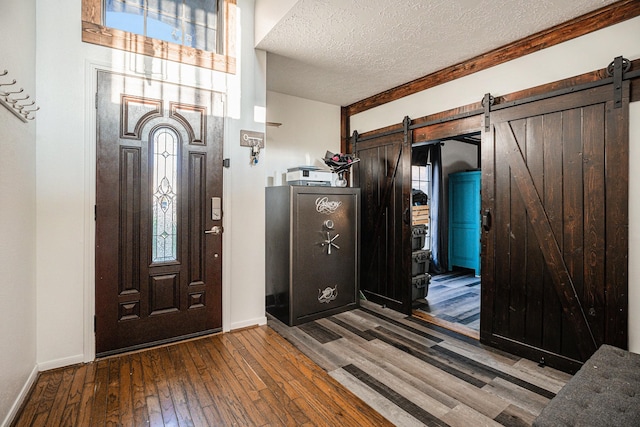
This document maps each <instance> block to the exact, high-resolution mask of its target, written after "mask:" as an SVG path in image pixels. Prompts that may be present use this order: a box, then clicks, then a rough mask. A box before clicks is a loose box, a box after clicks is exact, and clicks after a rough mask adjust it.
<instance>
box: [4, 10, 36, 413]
mask: <svg viewBox="0 0 640 427" xmlns="http://www.w3.org/2000/svg"><path fill="white" fill-rule="evenodd" d="M35 10H36V1H35V0H24V1H19V0H12V1H8V2H7V1H4V2H3V4H2V13H0V73H2V72H4V70H7V71H8V74H7V75H6V76H3V77H0V83H10V82H11V81H12V80H13V79H15V80H17V83H16V84H15V85H14V86H13V87H11V88H9V87H7V86H2V87H0V91H4V90H18V89H20V88H23V89H24V94H28V95H29V96H30V99H32V100H33V99H35V100H36V101H39V99H38V96H37V93H36V81H35V56H36V54H35V19H36V12H35ZM24 94H20V95H15V97H24V96H25V95H24ZM35 129H36V124H35V122H33V121H30V122H29V123H23V122H22V121H20V120H19V119H18V118H17V117H15V116H14V115H13V114H12V113H10V112H9V111H8V110H7V109H5V108H4V107H3V106H0V152H1V153H2V154H1V155H0V200H1V201H2V202H1V203H2V208H0V212H1V213H0V236H2V238H0V341H1V342H2V344H1V347H0V384H2V386H1V387H0V425H5V424H7V423H8V422H9V420H10V419H11V418H12V417H13V415H14V414H15V412H16V411H17V409H18V408H19V405H20V400H19V399H17V397H20V398H21V397H22V396H23V395H24V394H25V392H26V390H28V388H29V387H30V385H31V383H32V382H33V381H34V380H35V376H36V374H37V370H36V369H35V362H36V278H35V263H36V246H35V243H36V220H35V207H36V199H35V189H36V171H35V153H36V137H35Z"/></svg>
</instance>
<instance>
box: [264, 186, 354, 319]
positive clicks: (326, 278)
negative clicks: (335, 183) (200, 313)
mask: <svg viewBox="0 0 640 427" xmlns="http://www.w3.org/2000/svg"><path fill="white" fill-rule="evenodd" d="M265 204H266V232H265V234H266V236H265V237H266V306H267V312H269V313H271V314H272V315H273V316H275V317H276V318H278V319H280V320H281V321H282V322H284V323H286V324H287V325H289V326H294V325H298V324H301V323H304V322H308V321H311V320H315V319H318V318H321V317H324V316H329V315H332V314H336V313H339V312H341V311H346V310H350V309H352V308H355V307H357V306H358V294H359V292H358V291H359V281H358V280H359V278H358V270H359V266H358V260H359V253H358V251H359V237H360V189H359V188H338V187H314V186H281V187H267V188H266V201H265Z"/></svg>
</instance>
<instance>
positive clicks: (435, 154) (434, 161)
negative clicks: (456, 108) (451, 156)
mask: <svg viewBox="0 0 640 427" xmlns="http://www.w3.org/2000/svg"><path fill="white" fill-rule="evenodd" d="M429 159H430V160H431V206H430V210H431V212H430V213H431V259H432V260H431V261H432V262H431V267H430V270H431V272H432V273H436V274H441V273H445V272H446V271H447V263H448V260H447V258H448V257H447V237H448V236H447V230H446V228H445V226H446V224H445V218H444V184H443V181H442V144H433V145H431V146H430V147H429Z"/></svg>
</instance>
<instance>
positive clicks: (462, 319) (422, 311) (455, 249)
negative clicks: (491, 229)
mask: <svg viewBox="0 0 640 427" xmlns="http://www.w3.org/2000/svg"><path fill="white" fill-rule="evenodd" d="M480 168H481V165H480V133H479V132H478V133H473V134H467V135H460V136H456V137H452V138H448V139H444V140H437V141H428V142H421V143H418V144H415V145H414V146H413V149H412V168H411V172H412V210H413V216H412V229H413V230H412V231H413V232H412V235H416V234H415V232H416V231H417V232H418V233H422V231H420V230H415V228H416V227H424V228H425V231H424V233H425V234H426V235H425V237H424V244H422V242H420V243H418V245H420V244H422V247H420V248H417V246H416V245H415V240H414V245H413V247H412V250H413V251H414V252H413V255H414V258H416V254H417V251H425V250H426V251H429V258H430V262H429V267H428V274H429V275H430V276H431V278H430V281H429V285H428V286H427V287H425V289H413V304H412V306H413V314H414V316H416V317H420V318H422V319H425V320H428V321H430V322H432V323H436V324H439V325H441V326H444V327H447V328H449V329H452V330H455V331H458V332H461V333H463V334H465V335H468V336H472V337H474V338H478V336H479V330H480V286H481V277H480V275H481V272H480V245H479V242H480V209H479V203H480V191H479V190H480V172H479V171H480ZM461 180H462V182H463V184H462V185H459V184H458V182H459V181H461ZM476 193H477V194H476ZM424 205H426V206H427V207H426V208H425V207H424ZM424 211H426V212H428V220H427V221H422V220H421V219H420V218H422V217H421V216H419V215H417V214H418V212H424ZM461 217H464V218H466V219H465V221H466V222H467V223H462V222H461V221H460V218H461ZM463 222H464V221H463ZM414 279H415V277H414ZM412 286H413V287H414V288H415V285H412Z"/></svg>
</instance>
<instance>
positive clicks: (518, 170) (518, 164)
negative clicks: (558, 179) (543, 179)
mask: <svg viewBox="0 0 640 427" xmlns="http://www.w3.org/2000/svg"><path fill="white" fill-rule="evenodd" d="M495 132H496V136H497V138H496V140H497V141H503V144H505V146H504V150H505V151H504V152H505V153H507V158H508V160H509V166H510V167H511V171H512V172H511V175H512V177H513V179H514V180H515V182H516V185H517V187H518V190H519V191H520V195H521V196H522V200H523V202H524V205H525V207H526V210H527V214H528V217H529V222H530V224H531V227H532V228H533V230H534V233H535V235H536V237H537V239H538V243H539V245H540V249H541V250H542V253H543V256H544V260H545V263H546V265H547V267H548V270H549V274H550V276H551V278H552V280H553V284H554V287H555V290H556V293H557V295H558V297H559V298H560V301H561V303H562V309H563V311H564V313H565V314H566V316H567V318H568V319H569V321H570V324H571V325H572V326H573V328H574V331H575V332H576V334H577V337H578V339H577V342H578V350H579V351H580V355H581V357H582V358H583V360H587V358H589V356H591V355H592V354H593V353H594V352H595V351H596V349H597V344H596V341H595V338H594V337H593V333H592V332H591V328H590V327H589V323H588V322H587V318H586V316H585V314H584V311H583V310H582V305H581V304H580V300H579V299H578V295H577V293H576V290H575V286H574V284H573V280H572V279H571V275H570V274H569V270H568V269H567V265H566V264H565V262H564V258H563V256H562V252H561V251H560V245H559V244H558V241H557V239H556V238H555V235H554V234H553V231H552V228H551V223H550V221H549V218H548V217H547V214H546V212H545V210H544V206H543V204H542V200H541V198H540V195H539V194H538V191H537V190H536V188H535V185H534V181H533V177H532V176H531V172H530V171H529V168H528V167H527V164H526V162H525V160H524V156H523V154H522V152H521V151H520V147H519V146H518V141H517V140H516V137H515V135H514V133H513V130H512V129H511V126H510V125H509V123H508V122H503V123H496V124H495Z"/></svg>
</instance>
